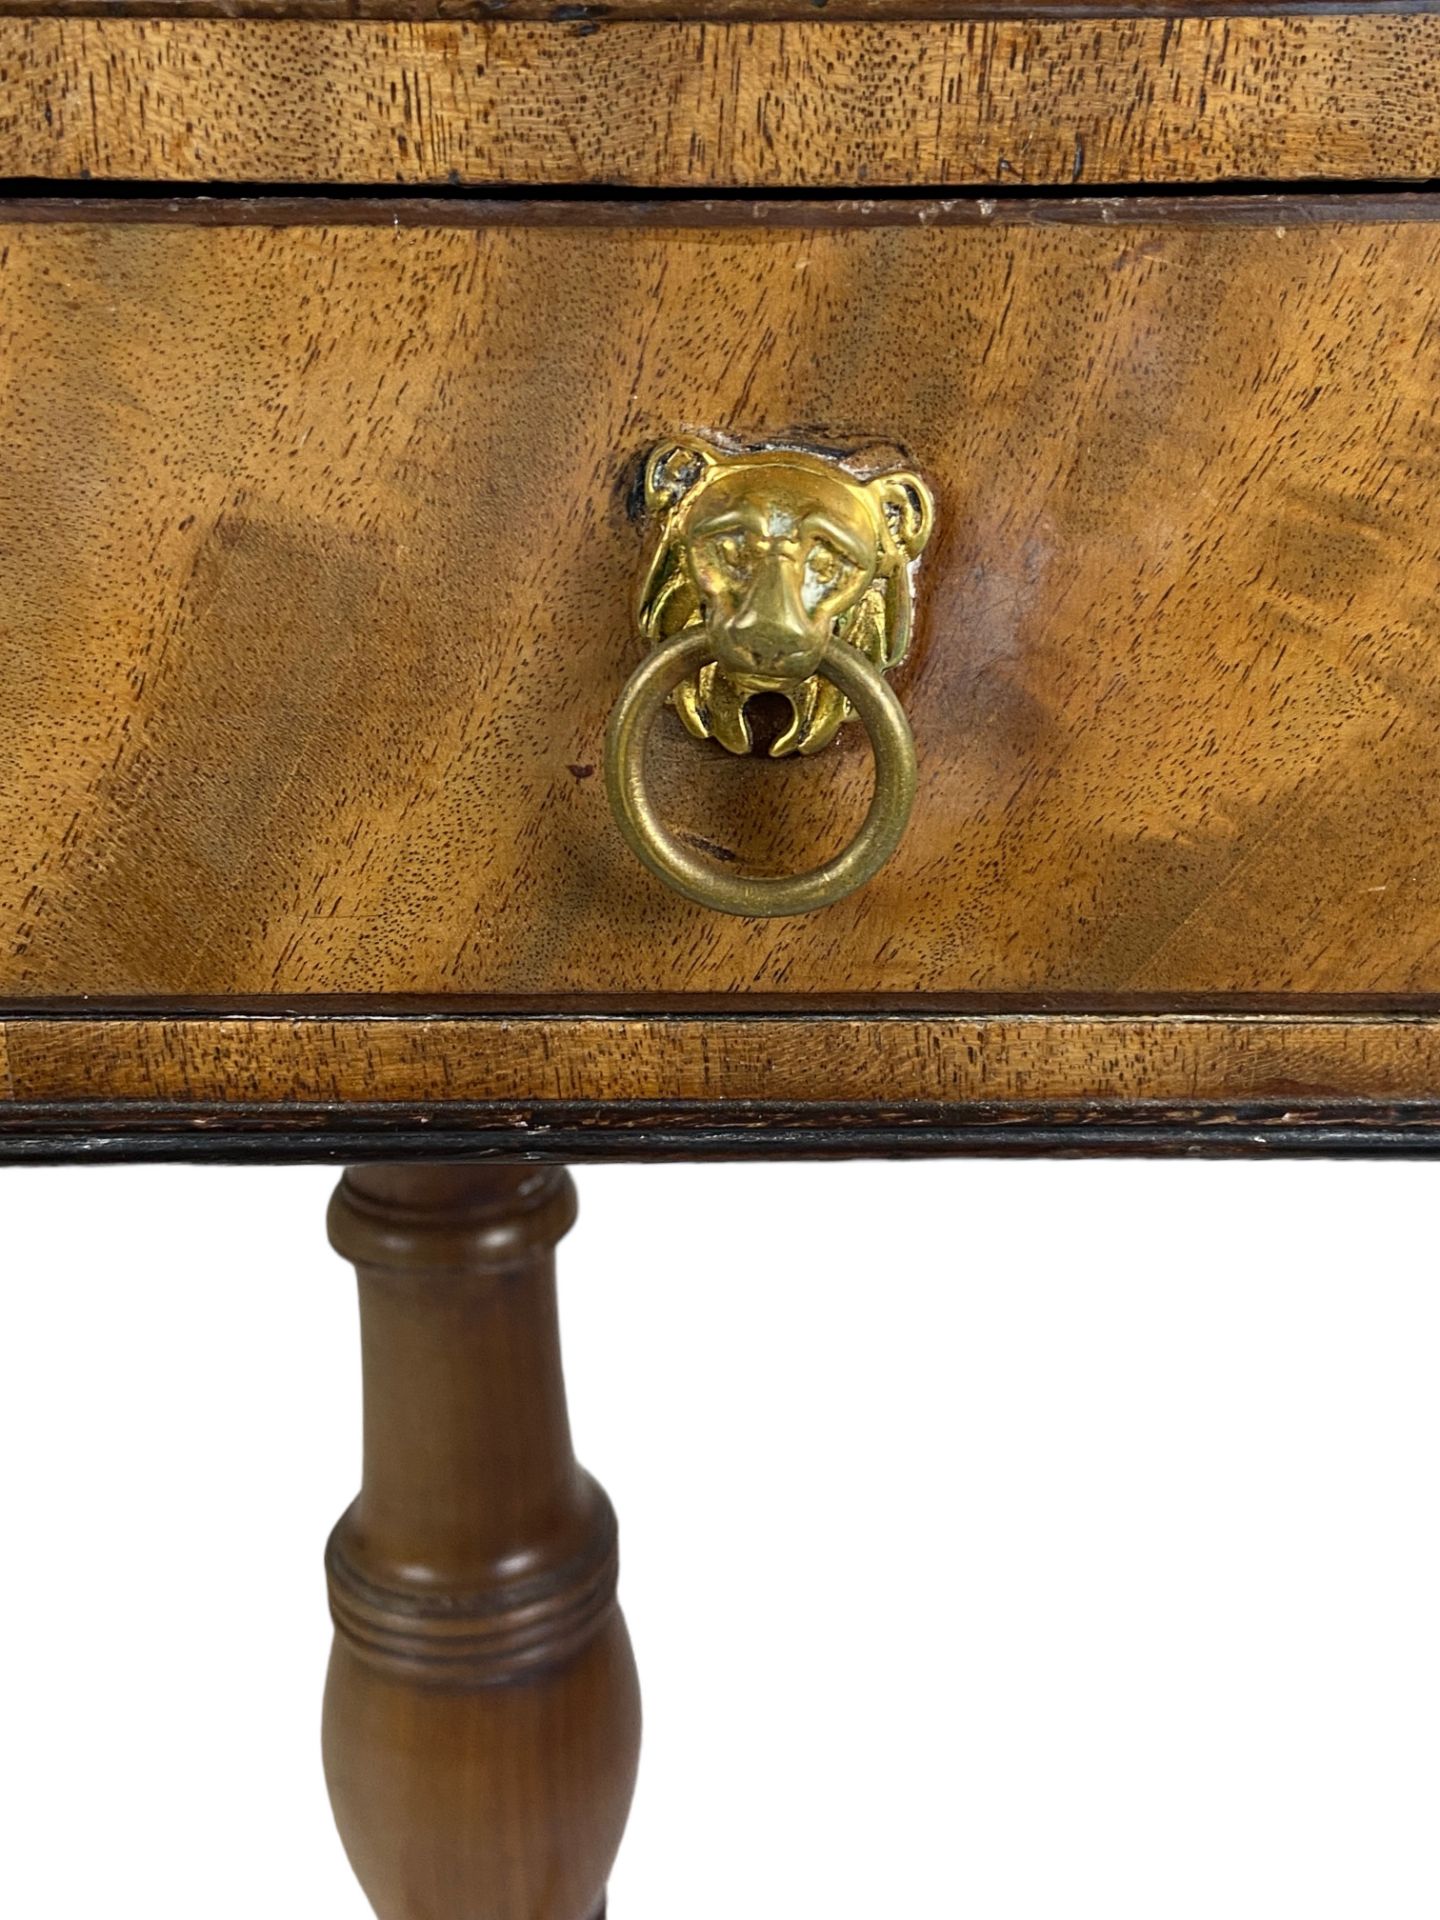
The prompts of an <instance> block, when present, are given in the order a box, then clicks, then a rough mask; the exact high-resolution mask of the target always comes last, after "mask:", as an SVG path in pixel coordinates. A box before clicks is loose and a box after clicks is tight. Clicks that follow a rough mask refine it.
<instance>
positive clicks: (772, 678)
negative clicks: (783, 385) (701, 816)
mask: <svg viewBox="0 0 1440 1920" xmlns="http://www.w3.org/2000/svg"><path fill="white" fill-rule="evenodd" d="M644 482H645V507H646V510H647V512H648V514H649V515H650V517H651V519H652V520H653V521H654V522H655V523H656V525H657V535H656V539H655V544H654V546H653V549H652V551H651V555H650V560H649V565H648V566H647V568H646V572H645V581H644V585H643V587H642V588H641V592H640V604H639V627H640V633H641V637H642V638H643V639H644V640H645V641H647V642H648V643H649V645H650V646H651V648H652V649H653V651H652V652H651V653H650V655H649V657H648V658H647V659H645V660H644V661H642V663H641V664H640V666H639V667H637V668H636V670H635V672H634V673H633V674H632V675H631V677H630V680H629V682H628V683H627V685H626V686H625V688H624V691H623V692H622V693H621V695H620V699H619V701H618V703H617V704H616V707H615V711H614V713H613V714H612V715H611V716H610V725H609V729H608V731H607V733H606V736H605V790H606V792H607V793H608V795H609V797H610V805H611V807H612V809H613V810H614V814H615V818H616V820H617V822H618V823H619V826H620V831H621V833H622V834H624V836H625V839H626V842H627V844H628V845H629V846H630V848H631V850H632V851H633V852H634V853H635V854H636V855H637V856H638V857H639V859H640V860H641V861H642V862H643V863H644V864H645V865H646V866H647V867H648V868H649V869H650V871H651V872H652V873H654V874H657V875H658V876H659V878H660V879H662V880H663V881H664V882H665V883H666V885H667V886H670V887H673V888H674V889H675V890H676V892H677V893H683V894H684V895H685V897H686V899H687V900H694V901H696V902H697V903H698V904H699V905H700V906H702V907H713V908H715V909H716V910H717V911H719V912H721V913H740V914H748V915H755V916H759V917H771V916H774V915H776V914H794V913H813V912H814V911H815V910H816V908H817V907H828V906H833V905H834V903H835V902H836V901H837V900H843V899H844V898H845V896H846V894H847V893H853V892H854V891H855V889H856V888H857V887H863V886H864V885H865V883H866V881H867V880H871V879H873V878H874V877H875V875H876V874H877V873H878V872H879V871H880V869H881V867H882V866H883V865H884V864H885V862H886V861H887V860H888V859H889V858H890V855H891V854H892V853H893V852H894V851H895V849H896V847H897V846H898V845H899V844H900V836H901V835H902V834H903V833H904V831H905V824H906V822H907V820H908V819H909V818H910V808H911V805H912V803H913V801H914V799H915V743H914V741H913V740H912V739H911V737H910V726H909V722H908V721H907V720H906V718H905V715H904V712H903V710H902V709H901V706H900V703H899V701H898V700H897V699H896V698H895V695H894V694H893V693H892V692H891V691H890V689H889V687H888V686H887V685H886V683H885V680H884V678H883V674H884V671H885V669H887V668H889V667H893V666H895V665H896V664H897V662H899V661H900V660H903V659H904V657H905V650H906V648H907V646H908V645H909V642H910V625H911V607H912V596H913V591H914V571H915V563H916V562H917V560H918V559H919V557H920V553H921V550H922V549H923V548H924V546H925V543H926V541H927V540H928V539H929V538H930V532H931V528H932V527H933V525H934V519H935V505H934V501H933V500H932V499H931V496H930V489H929V488H928V487H927V486H926V485H925V482H924V481H923V480H922V479H921V478H920V477H919V475H918V474H915V473H911V472H908V471H904V470H899V469H891V470H888V471H885V472H882V473H878V474H871V475H870V476H869V477H865V476H864V475H862V474H859V473H856V472H853V471H852V470H851V468H850V467H849V466H847V465H846V464H845V463H844V462H843V461H842V460H840V459H837V458H836V457H835V456H833V455H830V454H818V453H811V452H808V451H806V450H804V449H802V448H798V447H768V448H760V449H756V450H754V451H745V450H742V449H733V450H732V449H728V448H724V447H721V446H719V445H716V444H713V443H711V442H710V441H708V440H701V439H698V438H695V437H693V436H689V435H687V436H685V437H683V438H680V439H675V440H671V441H667V442H665V443H664V444H663V445H661V446H659V447H657V448H656V449H655V450H654V452H653V453H652V454H651V455H650V457H649V459H648V460H647V461H646V463H645V475H644ZM767 693H768V694H781V695H783V696H784V698H785V699H786V700H787V701H788V702H789V706H790V720H789V724H788V725H787V726H786V727H785V728H784V729H783V730H782V731H781V732H780V734H779V735H778V737H777V738H776V739H775V740H774V741H773V743H772V744H771V746H770V749H769V751H770V754H771V757H772V758H780V757H783V756H784V755H786V754H790V753H799V754H806V755H809V754H814V753H819V752H820V751H821V749H822V748H824V747H826V746H828V745H829V743H830V742H831V741H832V740H833V739H834V738H835V735H836V734H837V733H838V732H839V731H840V729H841V727H843V726H844V725H845V723H846V722H847V721H848V720H850V719H851V718H852V717H853V716H854V715H856V714H858V715H859V717H860V720H861V722H862V724H863V725H864V727H865V730H866V732H867V733H868V734H869V736H870V745H871V748H872V749H873V751H874V755H875V792H874V796H873V798H872V799H871V802H870V810H869V812H868V813H867V814H866V816H865V822H864V825H863V826H862V827H861V829H860V831H859V833H857V834H856V836H855V838H854V839H853V840H852V841H851V842H850V844H849V846H848V847H846V848H845V849H844V851H843V852H841V853H837V854H836V855H835V857H834V859H833V860H827V861H826V862H825V864H824V866H821V867H815V868H813V869H812V870H811V871H810V872H808V873H797V874H793V875H788V876H785V877H781V878H766V877H761V876H746V875H743V874H734V873H726V872H723V871H721V870H719V869H717V868H715V867H713V866H710V865H708V864H707V863H706V862H705V861H704V860H701V859H697V857H696V856H695V854H694V853H692V852H691V851H690V849H689V848H688V847H686V846H684V845H682V843H681V842H680V840H678V839H677V838H676V836H675V835H674V834H673V833H671V832H670V830H669V829H668V828H667V827H666V826H665V825H664V824H663V823H662V822H661V821H660V820H659V818H658V817H657V816H656V813H655V809H654V808H653V807H652V806H651V804H650V797H649V794H648V793H647V791H646V787H645V743H646V740H647V738H648V736H649V732H650V728H651V726H652V724H653V723H654V720H655V716H656V715H657V714H658V713H659V711H660V708H661V707H662V706H663V705H664V704H665V702H666V700H667V699H668V700H670V701H672V703H673V705H674V707H675V710H676V712H677V713H678V714H679V716H680V719H681V721H682V722H683V723H684V725H685V727H686V729H687V730H688V731H689V732H690V733H692V734H693V735H694V736H695V738H696V739H697V740H714V741H716V742H718V743H719V745H720V746H722V747H724V748H725V749H726V750H727V752H730V753H736V754H744V753H751V752H753V751H754V747H755V742H754V737H753V735H752V732H751V727H750V720H749V718H748V716H747V713H746V707H747V704H748V702H749V701H750V700H751V699H752V697H753V696H755V695H756V694H767Z"/></svg>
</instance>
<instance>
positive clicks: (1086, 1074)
mask: <svg viewBox="0 0 1440 1920" xmlns="http://www.w3.org/2000/svg"><path fill="white" fill-rule="evenodd" d="M5 1039H6V1042H7V1046H8V1050H9V1062H10V1080H9V1088H8V1091H7V1094H6V1100H5V1103H4V1104H5V1105H8V1106H14V1107H22V1106H29V1107H33V1106H37V1105H42V1104H43V1105H45V1106H48V1107H52V1108H58V1107H59V1106H61V1105H63V1104H64V1103H67V1102H68V1103H80V1104H83V1103H86V1102H93V1101H94V1100H96V1099H97V1098H103V1099H106V1100H108V1101H110V1102H112V1103H124V1102H132V1103H137V1104H142V1105H146V1106H147V1107H154V1106H157V1105H158V1106H160V1107H163V1108H165V1109H168V1110H170V1111H171V1112H172V1113H179V1112H180V1111H181V1110H182V1109H184V1108H185V1107H187V1106H195V1105H203V1104H204V1103H212V1102H220V1101H223V1102H225V1103H226V1105H227V1108H228V1109H229V1112H228V1114H227V1115H225V1116H207V1117H206V1119H205V1120H204V1121H203V1124H207V1125H211V1126H214V1125H220V1126H222V1127H223V1125H224V1124H226V1121H227V1120H233V1121H234V1123H235V1124H237V1125H238V1124H240V1122H241V1120H242V1118H243V1110H244V1109H245V1108H246V1107H248V1106H254V1107H262V1106H274V1105H275V1104H277V1103H286V1102H292V1103H309V1104H311V1105H315V1104H330V1105H335V1106H343V1107H347V1108H348V1107H365V1108H367V1109H368V1110H371V1111H372V1112H373V1111H375V1110H378V1109H383V1108H385V1107H386V1106H388V1107H389V1108H390V1109H391V1111H392V1114H393V1115H394V1117H395V1119H396V1120H397V1121H406V1120H411V1119H413V1118H414V1114H413V1113H412V1112H410V1111H408V1110H410V1109H416V1110H421V1111H422V1112H425V1113H434V1114H437V1115H443V1112H444V1110H445V1109H446V1108H449V1107H458V1106H461V1105H473V1104H476V1103H482V1104H489V1105H491V1106H497V1105H499V1106H503V1105H506V1104H509V1105H511V1106H523V1105H527V1104H528V1105H533V1106H535V1107H538V1108H541V1109H543V1107H544V1106H545V1105H546V1104H547V1103H549V1104H555V1105H567V1106H570V1105H576V1104H588V1105H590V1106H595V1105H598V1104H600V1103H601V1102H605V1101H609V1102H621V1101H631V1102H635V1101H640V1102H649V1103H652V1104H653V1103H656V1102H665V1101H668V1102H691V1103H698V1104H699V1105H700V1106H702V1107H704V1108H706V1109H710V1110H713V1111H714V1112H715V1113H716V1115H717V1117H719V1116H720V1113H721V1110H722V1109H723V1108H724V1107H725V1106H735V1105H738V1104H743V1103H750V1104H753V1103H755V1102H769V1103H772V1104H773V1103H776V1102H781V1103H786V1104H788V1105H790V1106H792V1107H804V1106H807V1105H808V1106H812V1107H815V1108H820V1109H831V1110H835V1109H839V1108H843V1107H847V1106H851V1107H855V1106H861V1105H866V1104H868V1105H872V1106H873V1105H874V1104H876V1103H881V1104H883V1105H885V1106H887V1107H889V1108H892V1109H898V1108H900V1107H903V1106H904V1105H905V1104H907V1103H924V1104H928V1105H929V1106H932V1107H933V1106H936V1105H964V1104H970V1105H975V1104H989V1105H996V1104H1000V1105H1005V1104H1009V1105H1014V1104H1016V1103H1020V1104H1025V1103H1029V1104H1030V1105H1032V1106H1033V1105H1035V1104H1037V1103H1041V1102H1051V1103H1055V1102H1071V1103H1074V1102H1085V1101H1097V1102H1110V1103H1115V1102H1119V1103H1134V1102H1137V1101H1164V1102H1171V1103H1180V1104H1186V1103H1195V1102H1207V1101H1208V1102H1212V1103H1216V1104H1219V1105H1224V1106H1229V1107H1233V1106H1235V1105H1237V1104H1243V1103H1245V1102H1253V1101H1258V1100H1269V1101H1276V1100H1279V1101H1287V1100H1288V1101H1292V1102H1299V1103H1305V1102H1312V1101H1332V1100H1341V1101H1344V1100H1349V1101H1356V1100H1369V1101H1377V1102H1389V1103H1405V1102H1422V1103H1424V1102H1430V1103H1433V1102H1434V1100H1435V1098H1436V1093H1437V1089H1440V1015H1419V1016H1417V1015H1406V1016H1398V1015H1397V1016H1386V1015H1330V1016H1317V1015H1305V1016H1294V1017H1291V1016H1285V1015H1254V1014H1247V1015H1229V1016H1226V1015H1223V1014H1196V1015H1124V1014H1118V1015H1089V1016H1086V1015H1081V1014H1064V1015H1062V1014H1011V1015H1004V1014H991V1015H974V1016H962V1015H952V1016H946V1015H943V1014H929V1015H914V1016H906V1015H902V1014H896V1015H888V1016H881V1017H871V1018H862V1017H853V1016H845V1015H828V1014H795V1015H774V1014H769V1015H762V1014H747V1015H732V1016H731V1017H730V1018H728V1019H727V1018H724V1017H720V1016H717V1015H715V1014H713V1013H707V1014H703V1015H695V1016H688V1017H687V1016H685V1015H678V1014H677V1015H669V1016H666V1017H663V1018H648V1019H647V1018H632V1019H622V1018H619V1017H613V1016H612V1017H603V1016H598V1015H597V1016H587V1015H573V1016H557V1015H553V1014H547V1015H534V1016H530V1017H526V1016H524V1015H520V1014H505V1015H494V1016H490V1017H470V1016H454V1017H447V1018H431V1019H422V1018H411V1019H398V1018H394V1017H391V1018H383V1019H366V1018H363V1017H359V1016H357V1017H353V1018H347V1019H325V1018H319V1017H314V1018H306V1017H287V1016H283V1015H276V1016H274V1017H266V1016H258V1015H257V1016H250V1017H231V1018H213V1019H210V1018H205V1017H202V1016H195V1017H189V1018H182V1017H175V1016H164V1015H161V1014H158V1013H157V1014H155V1015H152V1016H148V1017H144V1018H133V1019H131V1018H110V1019H104V1020H97V1019H93V1018H86V1017H84V1016H83V1015H80V1016H75V1017H51V1018H39V1017H35V1018H30V1019H25V1018H20V1019H14V1020H11V1021H8V1022H7V1023H6V1027H5ZM53 1117H55V1118H57V1119H58V1118H60V1117H62V1116H60V1115H59V1114H58V1113H57V1114H56V1115H54V1116H53ZM860 1117H861V1118H863V1117H864V1116H860Z"/></svg>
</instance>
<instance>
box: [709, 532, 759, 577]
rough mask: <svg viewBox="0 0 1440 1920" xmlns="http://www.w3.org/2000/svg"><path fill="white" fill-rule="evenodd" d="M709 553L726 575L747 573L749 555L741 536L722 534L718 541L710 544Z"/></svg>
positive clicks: (737, 534) (743, 537)
mask: <svg viewBox="0 0 1440 1920" xmlns="http://www.w3.org/2000/svg"><path fill="white" fill-rule="evenodd" d="M710 551H711V553H712V555H713V556H714V558H715V559H716V560H718V561H719V563H720V565H721V566H722V567H723V568H724V569H725V571H726V572H727V573H734V574H744V573H746V572H748V570H749V565H750V553H749V548H748V546H747V544H746V540H745V536H744V535H743V534H739V533H722V534H721V535H720V537H719V539H718V540H715V541H712V542H711V548H710Z"/></svg>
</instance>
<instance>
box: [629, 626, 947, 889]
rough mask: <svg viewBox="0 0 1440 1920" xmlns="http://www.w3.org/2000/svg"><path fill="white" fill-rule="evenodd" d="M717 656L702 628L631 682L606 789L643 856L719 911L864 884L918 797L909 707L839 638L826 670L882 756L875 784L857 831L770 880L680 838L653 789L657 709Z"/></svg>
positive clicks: (659, 652)
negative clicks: (721, 862)
mask: <svg viewBox="0 0 1440 1920" xmlns="http://www.w3.org/2000/svg"><path fill="white" fill-rule="evenodd" d="M714 657H715V645H714V641H713V640H712V639H711V638H710V636H709V634H708V633H707V632H706V630H705V628H704V627H694V628H688V629H687V630H686V631H685V632H683V633H681V634H679V635H678V636H677V637H676V638H675V639H674V640H671V641H668V642H667V643H666V645H664V646H663V647H657V648H656V649H655V651H654V652H653V653H651V654H649V655H648V656H647V657H646V658H645V659H644V660H642V661H641V663H640V665H639V666H638V667H637V668H636V669H635V671H634V673H633V674H632V675H631V676H630V678H629V680H628V681H627V682H626V683H625V687H624V690H623V691H622V692H621V695H620V698H619V699H618V700H617V701H616V703H615V711H614V712H613V713H612V714H611V716H610V724H609V727H608V728H607V729H606V733H605V791H606V792H607V794H608V795H609V796H610V805H611V808H612V810H613V811H614V814H615V819H616V822H617V823H618V825H619V828H620V831H621V833H622V834H623V835H624V836H625V840H626V844H627V845H628V846H629V848H630V850H631V852H632V853H634V854H635V856H636V858H637V859H639V860H641V861H642V862H643V863H644V864H645V865H646V866H647V867H648V868H649V869H650V871H651V872H652V873H653V874H657V875H658V876H659V878H660V879H662V880H663V881H664V882H665V883H666V885H667V886H670V887H673V888H674V889H675V891H676V892H677V893H683V894H684V896H685V898H686V899H687V900H694V901H696V902H697V903H698V904H699V905H700V906H702V907H713V908H715V909H716V911H717V912H720V913H741V914H747V915H752V916H763V917H772V916H774V915H776V914H786V913H813V912H815V910H816V909H817V908H818V907H830V906H833V905H834V904H835V902H836V901H837V900H843V899H844V898H845V896H846V894H847V893H853V892H854V891H855V889H856V888H857V887H863V886H864V885H865V882H866V881H867V880H873V879H874V877H875V875H876V874H877V873H878V872H879V871H880V869H881V867H883V866H884V864H885V862H886V861H887V860H888V859H889V858H890V856H891V854H892V853H893V852H894V851H895V849H896V847H897V846H899V844H900V837H901V835H902V834H903V833H904V831H905V826H906V822H907V821H908V820H909V818H910V808H911V806H912V804H913V802H914V799H915V742H914V739H913V738H912V736H911V733H910V723H909V721H908V720H907V719H906V718H905V710H904V708H903V707H902V706H901V705H900V702H899V701H898V700H897V699H896V698H895V695H894V694H893V693H892V692H891V691H890V688H889V687H888V686H887V685H886V682H885V679H884V677H883V675H882V674H881V673H880V671H879V669H878V668H876V667H874V666H872V664H871V663H870V661H869V660H868V659H867V657H866V656H865V655H864V654H863V653H861V652H860V651H859V650H858V648H855V647H852V646H850V645H848V644H847V643H846V642H845V641H843V640H840V641H832V642H831V644H830V646H829V647H828V648H827V649H826V651H825V654H824V657H823V658H822V660H821V662H820V666H819V669H818V671H819V672H820V674H821V675H822V676H823V677H824V678H825V679H826V680H828V681H830V683H831V684H832V685H833V686H835V687H838V688H839V690H840V692H841V693H843V694H844V695H845V697H846V699H847V700H849V701H850V703H851V704H852V705H853V706H854V708H855V710H856V712H857V713H858V714H859V715H860V719H861V721H862V722H863V724H864V727H865V731H866V732H867V733H868V734H869V736H870V746H871V750H872V752H873V753H874V755H875V792H874V795H873V796H872V798H871V801H870V810H869V812H868V813H867V814H866V815H865V820H864V824H863V825H862V826H861V828H860V831H859V832H858V833H857V834H856V836H855V838H854V839H853V840H852V841H851V842H850V844H849V846H848V847H846V848H845V849H844V850H843V851H842V852H840V853H837V854H836V855H835V857H834V859H833V860H827V861H826V862H825V864H824V865H823V866H820V867H813V868H812V869H811V870H810V871H809V872H808V873H797V874H792V875H785V876H783V877H781V878H779V879H774V878H770V879H766V878H761V877H759V876H755V875H746V874H731V873H722V872H719V871H717V870H716V868H714V867H712V866H708V865H707V864H706V863H705V862H704V861H703V860H700V859H698V858H697V857H696V856H695V855H694V854H693V853H691V852H690V850H689V849H688V848H687V847H685V846H682V844H681V843H680V841H679V840H677V839H676V837H675V835H674V834H673V833H671V832H670V830H669V828H668V827H666V826H665V825H664V824H663V823H662V822H661V821H660V820H659V819H658V818H657V816H656V813H655V810H654V808H653V807H652V806H651V804H650V796H649V794H648V793H647V792H646V790H645V765H644V761H645V743H646V740H647V739H648V737H649V733H650V728H651V726H652V725H653V724H654V721H655V716H656V715H657V714H658V713H659V711H660V709H661V707H662V706H663V705H664V704H665V701H666V698H667V697H668V696H669V694H670V693H671V692H672V691H673V690H674V688H676V687H677V686H678V685H679V684H680V682H681V681H682V680H684V679H685V678H686V677H687V676H688V675H689V674H692V673H694V672H695V671H696V669H697V668H699V667H703V666H706V665H708V663H709V662H710V661H712V660H713V659H714Z"/></svg>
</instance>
